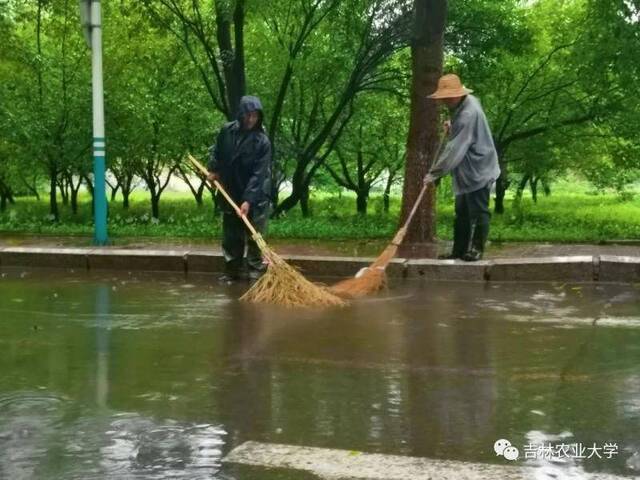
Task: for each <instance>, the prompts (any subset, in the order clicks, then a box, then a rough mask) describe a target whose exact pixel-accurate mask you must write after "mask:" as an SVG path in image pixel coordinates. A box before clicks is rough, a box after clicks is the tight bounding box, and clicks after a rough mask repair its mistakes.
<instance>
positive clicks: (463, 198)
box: [424, 74, 500, 262]
mask: <svg viewBox="0 0 640 480" xmlns="http://www.w3.org/2000/svg"><path fill="white" fill-rule="evenodd" d="M471 92H472V90H468V89H466V88H465V87H464V86H463V85H462V83H461V82H460V79H459V78H458V76H457V75H453V74H449V75H444V76H443V77H441V78H440V80H439V82H438V89H437V90H436V91H435V93H433V94H432V95H429V98H433V99H435V100H438V101H439V102H442V103H444V104H445V105H446V106H447V108H448V109H449V113H450V116H451V120H450V121H449V122H447V123H446V124H445V134H446V135H447V139H446V142H447V143H446V145H445V147H444V149H442V153H441V154H440V156H439V157H438V158H437V159H436V161H435V162H434V165H433V166H432V167H431V170H430V171H429V173H427V175H426V176H425V178H424V181H425V183H427V182H433V181H435V180H437V179H438V178H440V177H442V176H444V175H446V174H447V173H451V176H452V179H453V193H454V194H455V221H454V230H453V237H454V238H453V250H452V252H451V255H448V256H447V257H445V258H453V259H457V258H459V259H462V260H465V261H470V262H471V261H476V260H480V259H481V258H482V255H483V253H484V247H485V243H486V241H487V237H488V236H489V222H490V220H491V212H490V211H489V197H490V193H491V190H492V188H493V185H494V184H495V182H496V180H497V178H498V177H499V176H500V167H499V165H498V154H497V152H496V147H495V145H494V143H493V137H492V135H491V130H490V128H489V122H488V121H487V117H486V116H485V114H484V111H483V110H482V106H481V105H480V101H479V100H478V99H477V98H476V97H474V96H473V95H471Z"/></svg>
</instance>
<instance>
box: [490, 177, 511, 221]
mask: <svg viewBox="0 0 640 480" xmlns="http://www.w3.org/2000/svg"><path fill="white" fill-rule="evenodd" d="M500 170H501V173H500V176H499V177H498V180H496V198H495V206H494V211H495V213H497V214H498V215H502V214H503V213H504V197H505V195H506V193H507V189H508V188H509V180H508V177H507V169H506V165H501V166H500Z"/></svg>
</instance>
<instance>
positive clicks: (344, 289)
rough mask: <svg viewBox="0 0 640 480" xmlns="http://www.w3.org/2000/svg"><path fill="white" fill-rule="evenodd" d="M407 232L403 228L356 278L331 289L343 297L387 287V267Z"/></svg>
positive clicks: (363, 294)
mask: <svg viewBox="0 0 640 480" xmlns="http://www.w3.org/2000/svg"><path fill="white" fill-rule="evenodd" d="M406 232H407V229H406V228H401V229H400V230H399V231H398V233H396V236H395V237H394V238H393V241H392V242H391V243H390V244H389V245H388V246H387V248H385V249H384V251H383V252H382V253H381V254H380V256H379V257H378V258H376V259H375V260H374V262H373V263H372V264H371V265H369V266H368V267H367V268H365V269H363V270H361V271H360V272H359V273H358V275H356V276H355V277H354V278H348V279H346V280H343V281H341V282H338V283H336V284H335V285H333V286H332V287H331V288H330V289H329V290H331V291H332V292H333V293H335V294H336V295H338V296H340V297H343V298H358V297H364V296H366V295H370V294H372V293H377V292H379V291H380V290H383V289H384V288H386V287H387V275H386V273H385V268H387V265H389V262H390V261H391V260H392V259H393V257H395V256H396V253H398V246H399V245H400V243H402V240H403V239H404V236H405V234H406Z"/></svg>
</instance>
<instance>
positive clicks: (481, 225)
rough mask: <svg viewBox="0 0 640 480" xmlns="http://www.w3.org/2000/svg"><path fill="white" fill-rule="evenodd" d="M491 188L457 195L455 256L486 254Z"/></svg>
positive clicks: (487, 187) (454, 228) (454, 231)
mask: <svg viewBox="0 0 640 480" xmlns="http://www.w3.org/2000/svg"><path fill="white" fill-rule="evenodd" d="M490 193H491V188H490V186H486V187H484V188H481V189H480V190H476V191H475V192H470V193H463V194H461V195H456V217H455V220H454V225H453V251H452V252H451V253H452V254H453V256H455V257H458V258H462V256H463V255H464V254H465V253H467V252H470V251H472V250H475V251H477V252H480V253H482V252H484V244H485V242H486V241H487V238H488V237H489V222H490V221H491V212H490V211H489V196H490Z"/></svg>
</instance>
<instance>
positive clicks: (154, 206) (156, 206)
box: [151, 193, 160, 218]
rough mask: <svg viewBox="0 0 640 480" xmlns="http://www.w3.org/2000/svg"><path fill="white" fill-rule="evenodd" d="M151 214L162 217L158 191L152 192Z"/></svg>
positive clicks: (154, 216)
mask: <svg viewBox="0 0 640 480" xmlns="http://www.w3.org/2000/svg"><path fill="white" fill-rule="evenodd" d="M151 216H152V217H153V218H160V195H158V194H156V193H152V194H151Z"/></svg>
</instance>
